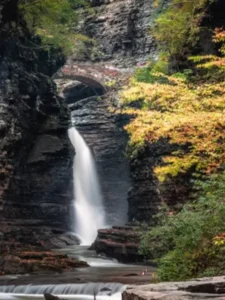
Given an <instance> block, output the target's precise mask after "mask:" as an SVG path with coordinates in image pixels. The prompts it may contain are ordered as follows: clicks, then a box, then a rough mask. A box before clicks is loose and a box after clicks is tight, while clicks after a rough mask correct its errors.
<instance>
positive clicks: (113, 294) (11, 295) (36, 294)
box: [0, 283, 126, 300]
mask: <svg viewBox="0 0 225 300" xmlns="http://www.w3.org/2000/svg"><path fill="white" fill-rule="evenodd" d="M125 289H126V286H124V285H122V284H120V283H86V284H57V285H51V284H45V285H32V284H29V285H19V286H15V285H9V286H0V300H6V299H7V300H24V299H27V300H34V299H36V300H43V299H44V297H43V294H45V293H50V294H53V295H55V296H58V297H59V298H60V299H70V300H93V295H94V294H95V295H96V299H97V300H121V293H122V292H123V291H124V290H125Z"/></svg>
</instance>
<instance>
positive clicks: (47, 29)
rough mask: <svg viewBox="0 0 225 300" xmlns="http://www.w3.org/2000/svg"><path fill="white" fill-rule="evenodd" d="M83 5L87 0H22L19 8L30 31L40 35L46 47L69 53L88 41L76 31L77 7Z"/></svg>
mask: <svg viewBox="0 0 225 300" xmlns="http://www.w3.org/2000/svg"><path fill="white" fill-rule="evenodd" d="M81 5H85V0H20V1H19V10H20V13H21V15H22V16H23V18H24V19H25V21H26V23H27V27H28V29H29V31H30V32H32V33H33V34H35V35H37V36H39V37H40V38H41V40H42V44H43V45H44V46H45V47H46V48H48V47H55V48H61V49H62V50H63V51H64V53H65V54H68V53H71V52H72V51H73V50H74V49H75V48H77V46H78V44H79V42H80V41H84V42H85V41H87V38H86V37H84V36H82V35H81V34H76V33H75V29H76V26H77V24H78V14H77V11H76V9H77V8H79V7H80V6H81Z"/></svg>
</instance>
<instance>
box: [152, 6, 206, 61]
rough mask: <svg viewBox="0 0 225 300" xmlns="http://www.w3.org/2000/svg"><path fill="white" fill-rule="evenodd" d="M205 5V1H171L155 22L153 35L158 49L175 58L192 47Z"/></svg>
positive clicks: (195, 40)
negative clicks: (186, 48)
mask: <svg viewBox="0 0 225 300" xmlns="http://www.w3.org/2000/svg"><path fill="white" fill-rule="evenodd" d="M211 2H212V1H211ZM207 5H208V1H207V0H199V1H196V0H189V1H186V0H172V1H171V3H170V5H169V6H168V8H167V9H166V10H165V11H164V12H163V13H162V14H160V15H159V17H158V18H157V19H156V21H155V27H154V29H153V33H154V35H155V37H156V39H157V41H158V44H159V48H160V49H163V50H164V51H168V52H169V53H170V55H171V56H176V55H183V54H184V52H185V47H186V46H187V47H190V46H194V45H195V44H196V42H197V40H198V34H199V32H200V30H201V26H200V24H201V19H202V17H203V16H204V13H205V10H206V7H207Z"/></svg>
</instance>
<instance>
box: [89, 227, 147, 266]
mask: <svg viewBox="0 0 225 300" xmlns="http://www.w3.org/2000/svg"><path fill="white" fill-rule="evenodd" d="M139 243H140V233H139V232H138V231H137V230H136V228H135V227H131V226H124V227H116V226H114V227H112V228H111V229H100V230H98V236H97V238H96V240H95V242H94V244H93V245H92V248H93V249H95V250H96V252H97V253H101V254H105V255H106V256H108V257H113V258H116V259H117V260H118V261H120V262H124V263H129V262H131V263H135V262H140V261H141V260H143V257H142V256H141V255H140V254H139V253H138V248H139Z"/></svg>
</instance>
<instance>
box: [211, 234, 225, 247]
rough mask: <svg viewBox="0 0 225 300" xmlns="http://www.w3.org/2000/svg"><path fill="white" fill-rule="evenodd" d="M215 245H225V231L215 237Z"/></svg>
mask: <svg viewBox="0 0 225 300" xmlns="http://www.w3.org/2000/svg"><path fill="white" fill-rule="evenodd" d="M213 245H215V246H224V245H225V233H220V234H218V235H217V236H215V237H214V238H213Z"/></svg>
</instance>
